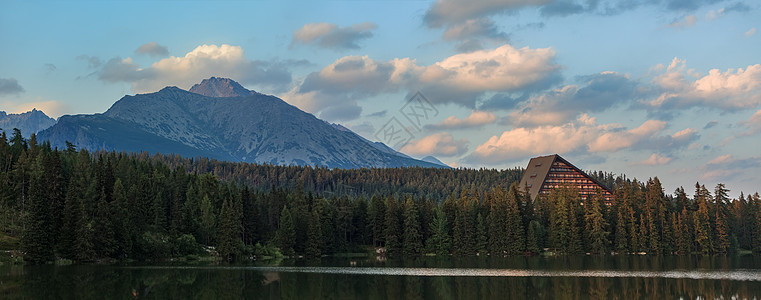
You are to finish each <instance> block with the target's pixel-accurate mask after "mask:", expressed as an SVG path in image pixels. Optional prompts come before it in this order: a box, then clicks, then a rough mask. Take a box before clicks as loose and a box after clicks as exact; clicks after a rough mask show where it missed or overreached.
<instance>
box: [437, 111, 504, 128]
mask: <svg viewBox="0 0 761 300" xmlns="http://www.w3.org/2000/svg"><path fill="white" fill-rule="evenodd" d="M495 121H497V116H495V115H494V114H493V113H490V112H487V111H475V110H474V111H472V112H471V113H470V115H469V116H468V117H467V118H465V119H460V118H457V117H455V116H450V117H449V118H446V119H445V120H444V121H441V122H439V123H437V124H433V125H426V126H425V128H426V129H429V130H439V129H465V128H473V127H478V126H483V125H486V124H492V123H494V122H495Z"/></svg>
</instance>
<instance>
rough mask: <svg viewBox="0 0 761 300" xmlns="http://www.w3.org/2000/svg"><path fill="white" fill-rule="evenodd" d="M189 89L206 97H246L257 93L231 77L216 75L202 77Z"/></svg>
mask: <svg viewBox="0 0 761 300" xmlns="http://www.w3.org/2000/svg"><path fill="white" fill-rule="evenodd" d="M189 91H190V92H191V93H196V94H200V95H204V96H208V97H247V96H255V95H257V94H259V93H257V92H254V91H250V90H248V89H246V88H244V87H243V86H242V85H240V84H238V83H237V82H235V81H233V80H231V79H228V78H218V77H212V78H209V79H204V80H203V81H201V83H198V84H194V85H193V86H192V87H191V88H190V90H189Z"/></svg>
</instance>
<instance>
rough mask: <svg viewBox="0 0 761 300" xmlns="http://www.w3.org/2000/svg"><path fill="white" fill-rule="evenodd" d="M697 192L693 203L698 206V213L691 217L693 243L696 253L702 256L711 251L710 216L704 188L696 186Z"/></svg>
mask: <svg viewBox="0 0 761 300" xmlns="http://www.w3.org/2000/svg"><path fill="white" fill-rule="evenodd" d="M696 188H697V192H696V197H695V201H696V202H697V204H698V211H697V212H695V215H694V217H693V224H695V243H696V245H697V250H698V252H700V253H702V254H703V255H707V254H710V253H711V252H712V251H713V239H712V237H711V236H712V234H711V224H710V214H709V212H708V201H707V196H708V195H706V193H707V192H708V191H707V190H705V186H696Z"/></svg>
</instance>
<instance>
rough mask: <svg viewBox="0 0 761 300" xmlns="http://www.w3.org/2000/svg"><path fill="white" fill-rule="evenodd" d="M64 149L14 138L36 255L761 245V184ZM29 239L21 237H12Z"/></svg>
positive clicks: (0, 229)
mask: <svg viewBox="0 0 761 300" xmlns="http://www.w3.org/2000/svg"><path fill="white" fill-rule="evenodd" d="M67 146H68V147H67V148H66V149H53V148H51V146H50V144H49V143H47V142H41V143H39V142H38V141H37V140H36V137H35V135H31V136H30V138H29V139H25V138H24V137H23V136H22V135H21V132H20V131H18V130H14V131H13V132H12V134H11V137H10V138H9V137H8V136H7V135H6V133H5V132H2V134H1V135H0V250H14V252H15V253H18V255H20V256H23V260H24V261H25V262H27V263H47V262H53V261H56V260H70V261H73V262H81V263H88V262H103V261H106V262H107V261H119V260H142V261H160V260H165V259H169V258H177V257H197V256H208V255H214V256H217V257H219V258H221V259H223V260H228V261H232V260H246V259H258V258H261V257H264V256H273V255H285V256H304V257H309V258H314V257H320V256H323V255H332V254H337V253H348V252H364V253H366V252H370V251H374V250H375V249H376V248H377V249H382V250H383V251H384V252H383V255H388V256H420V255H457V256H471V255H491V256H506V255H532V254H583V253H590V254H611V253H640V254H651V255H662V254H676V255H691V254H699V255H715V254H719V255H723V254H729V253H737V252H747V251H753V252H761V198H760V197H759V195H758V193H754V194H753V195H744V194H741V195H740V196H739V197H738V198H737V199H730V198H729V197H728V192H729V190H728V188H727V187H726V186H725V185H723V184H718V185H716V187H714V188H713V191H711V190H709V189H708V188H706V187H705V186H704V185H701V184H699V183H696V185H695V187H694V188H695V190H694V193H693V194H692V195H691V196H690V195H688V194H687V192H686V191H685V189H684V188H679V189H677V190H676V191H674V193H673V194H670V195H667V194H666V193H665V192H664V190H663V188H662V186H661V183H660V180H659V179H658V178H657V177H656V178H650V179H648V180H647V181H638V180H637V179H627V178H626V177H624V176H614V175H613V174H610V173H605V172H590V174H591V175H593V176H594V177H596V178H597V179H598V180H599V181H600V182H603V184H605V185H608V186H609V187H610V188H611V189H612V190H613V191H614V194H615V200H614V201H613V202H612V203H611V205H606V204H605V203H604V201H603V200H602V199H601V197H592V198H591V199H590V200H588V201H585V202H582V201H581V200H580V198H579V195H578V192H577V191H575V190H574V189H573V188H571V187H567V188H560V189H557V190H555V191H553V192H551V193H550V194H549V195H547V196H539V197H537V199H530V198H529V197H528V196H527V193H523V192H522V191H521V189H520V188H519V187H518V186H517V182H518V180H519V179H520V176H521V172H522V170H521V169H508V170H494V169H479V170H474V169H434V168H392V169H352V170H339V169H327V168H322V167H310V166H274V165H258V164H247V163H230V162H220V161H214V160H208V159H205V158H182V157H178V156H176V155H161V154H148V153H123V152H113V151H111V152H106V151H98V152H89V151H87V150H77V149H76V147H74V146H73V145H71V144H68V145H67ZM9 247H10V248H13V247H16V248H17V249H6V248H9Z"/></svg>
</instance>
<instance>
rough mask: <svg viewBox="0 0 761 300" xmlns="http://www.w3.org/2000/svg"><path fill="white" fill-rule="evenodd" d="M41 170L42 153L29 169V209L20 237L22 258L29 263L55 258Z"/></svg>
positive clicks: (43, 261)
mask: <svg viewBox="0 0 761 300" xmlns="http://www.w3.org/2000/svg"><path fill="white" fill-rule="evenodd" d="M42 172H43V166H42V155H39V156H37V158H36V159H35V162H34V163H33V164H32V165H31V168H30V170H29V175H30V176H29V188H30V189H29V210H28V211H27V215H26V223H27V225H26V226H25V228H26V230H24V232H23V235H22V239H21V244H22V245H21V246H22V249H23V250H24V252H26V255H24V260H26V261H29V262H31V263H45V262H49V261H53V260H54V259H55V256H54V255H53V247H52V245H51V243H50V241H51V238H52V237H51V236H50V234H49V229H50V222H51V216H50V211H49V210H48V207H49V204H48V203H47V202H48V199H47V198H46V197H45V190H46V187H45V183H44V182H43V173H42Z"/></svg>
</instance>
